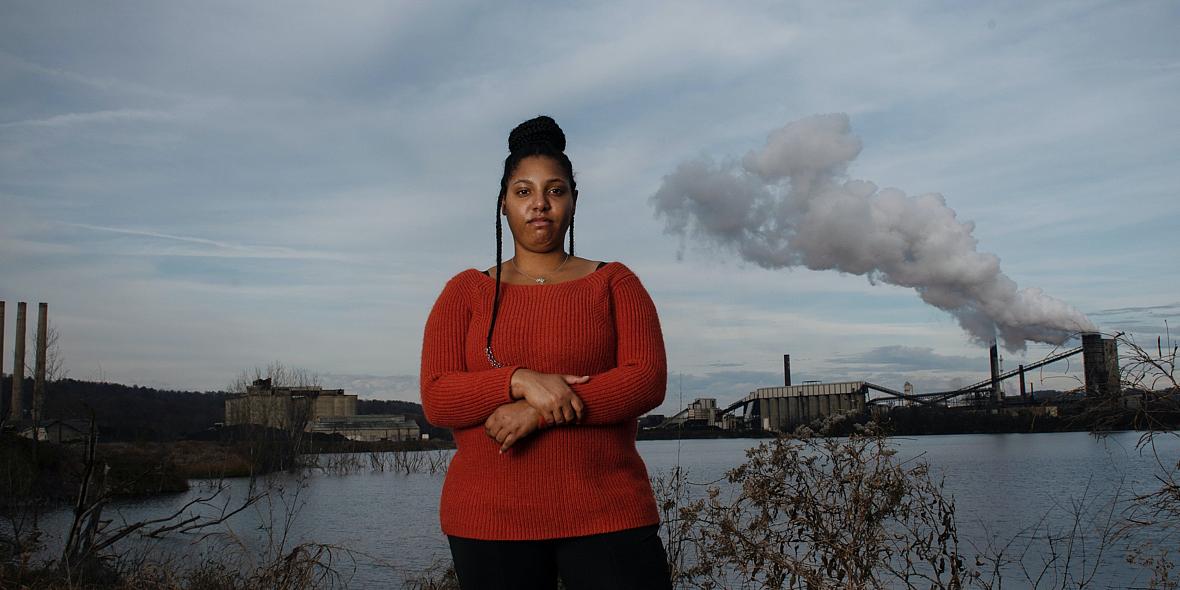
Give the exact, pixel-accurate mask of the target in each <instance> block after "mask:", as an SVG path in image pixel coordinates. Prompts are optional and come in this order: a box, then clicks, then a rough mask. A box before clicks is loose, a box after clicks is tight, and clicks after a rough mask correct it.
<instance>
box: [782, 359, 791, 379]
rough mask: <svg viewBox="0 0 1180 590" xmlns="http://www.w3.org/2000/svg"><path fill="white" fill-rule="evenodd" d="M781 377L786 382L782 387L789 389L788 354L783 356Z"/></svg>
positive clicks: (789, 360)
mask: <svg viewBox="0 0 1180 590" xmlns="http://www.w3.org/2000/svg"><path fill="white" fill-rule="evenodd" d="M783 377H784V378H785V381H786V382H785V383H784V385H786V386H787V387H790V386H791V355H789V354H784V355H783Z"/></svg>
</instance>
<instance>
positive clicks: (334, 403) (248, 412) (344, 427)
mask: <svg viewBox="0 0 1180 590" xmlns="http://www.w3.org/2000/svg"><path fill="white" fill-rule="evenodd" d="M356 400H357V397H356V395H355V394H349V393H344V390H343V389H323V388H322V387H319V386H304V387H274V386H273V385H272V383H271V380H270V379H257V380H255V381H254V384H253V385H250V386H247V387H246V392H245V393H243V394H239V395H237V396H235V397H231V398H229V399H227V400H225V424H226V426H235V425H242V424H256V425H259V426H267V427H270V428H278V429H280V430H291V429H302V430H303V431H305V432H318V433H322V434H341V435H343V436H345V437H346V438H348V439H350V440H364V441H377V440H414V439H417V438H419V437H420V436H421V431H420V429H419V428H418V424H417V423H416V422H414V421H413V420H410V419H408V418H406V417H405V416H402V415H400V414H365V415H357V413H356Z"/></svg>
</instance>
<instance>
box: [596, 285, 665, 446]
mask: <svg viewBox="0 0 1180 590" xmlns="http://www.w3.org/2000/svg"><path fill="white" fill-rule="evenodd" d="M611 298H612V301H611V304H612V307H613V312H614V320H615V330H616V332H617V338H618V344H617V348H616V354H617V359H618V362H617V363H616V365H615V368H613V369H610V370H609V371H606V372H605V373H599V374H597V375H592V376H591V377H590V381H589V382H588V383H585V384H582V385H575V386H573V389H574V393H577V394H578V396H579V397H581V398H582V401H583V402H585V404H586V412H585V414H584V415H583V417H582V423H583V424H589V425H595V424H614V423H617V422H622V421H625V420H633V419H635V418H638V417H639V416H641V415H643V414H644V413H646V412H648V411H651V410H652V409H654V408H655V407H656V406H658V405H660V404H661V403H663V401H664V390H665V388H666V386H667V382H668V360H667V358H666V357H665V355H664V336H663V334H662V333H661V331H660V319H659V317H658V316H657V315H656V307H655V304H654V303H652V300H651V297H650V296H649V295H648V294H647V291H646V290H645V289H644V288H643V285H642V284H641V283H640V282H639V278H638V277H636V276H635V275H633V274H631V273H630V272H627V273H626V274H625V275H624V276H622V277H620V279H619V280H618V281H617V282H615V283H614V285H612V288H611Z"/></svg>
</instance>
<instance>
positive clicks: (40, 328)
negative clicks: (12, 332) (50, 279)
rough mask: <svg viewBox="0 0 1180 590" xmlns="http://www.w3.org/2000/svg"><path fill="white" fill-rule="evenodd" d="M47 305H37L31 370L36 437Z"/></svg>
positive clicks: (41, 397) (46, 343)
mask: <svg viewBox="0 0 1180 590" xmlns="http://www.w3.org/2000/svg"><path fill="white" fill-rule="evenodd" d="M48 336H49V304H48V303H45V302H41V303H38V304H37V360H36V363H37V364H36V366H35V367H34V368H33V408H32V410H33V411H32V418H33V436H34V437H36V436H37V434H36V433H37V425H38V424H39V423H40V420H41V410H42V408H43V404H44V403H45V356H46V352H47V350H48V347H49V341H48V340H47V337H48Z"/></svg>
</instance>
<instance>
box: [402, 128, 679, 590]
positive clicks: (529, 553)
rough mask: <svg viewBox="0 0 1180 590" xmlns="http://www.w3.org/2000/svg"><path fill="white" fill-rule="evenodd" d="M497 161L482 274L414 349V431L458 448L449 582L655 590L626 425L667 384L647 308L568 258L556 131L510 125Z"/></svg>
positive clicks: (465, 282)
mask: <svg viewBox="0 0 1180 590" xmlns="http://www.w3.org/2000/svg"><path fill="white" fill-rule="evenodd" d="M508 147H509V152H510V153H509V155H508V157H507V158H506V159H505V161H504V176H503V177H502V178H501V180H500V195H499V198H498V199H497V202H496V265H495V266H494V267H492V268H490V269H488V270H487V271H484V272H480V271H477V270H475V269H468V270H465V271H463V272H461V273H459V274H458V275H456V276H455V277H454V278H452V279H451V280H450V281H449V282H448V283H447V285H446V287H445V288H444V289H443V292H442V294H441V295H439V298H438V301H436V302H435V304H434V308H433V309H432V310H431V312H430V317H429V319H428V320H427V322H426V334H425V338H424V339H423V344H422V372H421V379H422V407H423V409H424V410H425V412H426V419H427V420H429V421H430V423H431V424H434V425H436V426H445V427H448V428H451V429H452V430H453V431H454V433H455V444H456V446H457V447H458V450H457V451H456V452H455V456H454V458H453V459H452V461H451V465H450V468H449V469H448V472H447V478H446V482H445V483H444V484H443V492H442V500H441V509H440V513H441V522H442V529H443V532H444V533H446V534H447V536H448V540H449V542H450V546H451V554H452V556H453V558H454V561H455V570H456V573H457V574H458V576H459V581H460V584H461V585H462V587H463V588H465V589H472V588H512V589H517V588H547V589H552V588H555V587H556V582H557V578H558V577H559V576H560V577H561V579H562V581H563V582H564V583H565V586H566V588H570V589H578V588H596V589H597V588H645V589H646V588H670V587H671V584H670V582H669V580H668V574H667V565H666V560H665V554H664V549H663V546H662V545H661V543H660V539H659V535H658V527H659V514H658V512H657V509H656V505H655V500H654V498H653V496H652V491H651V485H650V483H649V481H648V477H647V471H646V468H645V467H644V464H643V461H642V459H640V457H639V454H638V453H637V452H636V450H635V431H636V418H638V417H639V416H640V415H641V414H644V413H645V412H648V411H649V410H651V409H653V408H655V407H656V406H658V405H659V404H660V403H661V402H662V401H663V399H664V387H665V384H666V381H667V364H666V360H665V357H664V342H663V336H662V335H661V333H660V325H659V319H658V318H657V316H656V310H655V306H654V305H653V304H652V301H651V298H650V297H649V296H648V294H647V292H646V291H645V290H644V288H643V286H642V285H641V284H640V282H639V279H638V278H637V277H636V276H635V275H634V274H632V273H631V271H630V270H629V269H627V267H625V266H623V265H622V264H620V263H617V262H611V263H603V262H598V261H593V260H587V259H585V258H580V257H576V256H574V255H573V250H574V234H573V226H574V212H575V208H576V205H577V199H578V191H577V186H576V184H575V182H574V174H573V166H572V165H571V164H570V160H569V158H568V157H567V156H566V155H565V153H564V152H565V134H564V133H563V132H562V131H561V128H560V127H558V126H557V123H556V122H554V121H553V119H551V118H549V117H544V116H542V117H537V118H535V119H532V120H529V121H525V122H524V123H521V124H520V125H519V126H517V127H516V129H514V130H513V131H512V133H511V134H510V135H509V138H508ZM501 218H503V219H504V220H506V221H507V223H508V228H509V230H510V232H511V234H512V241H513V257H512V258H511V259H509V260H508V261H507V262H504V261H503V260H502V254H501V250H502V241H503V239H502V233H503V232H502V222H501ZM567 232H568V234H569V252H568V253H567V252H566V251H565V248H564V245H565V237H566V234H567Z"/></svg>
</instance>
